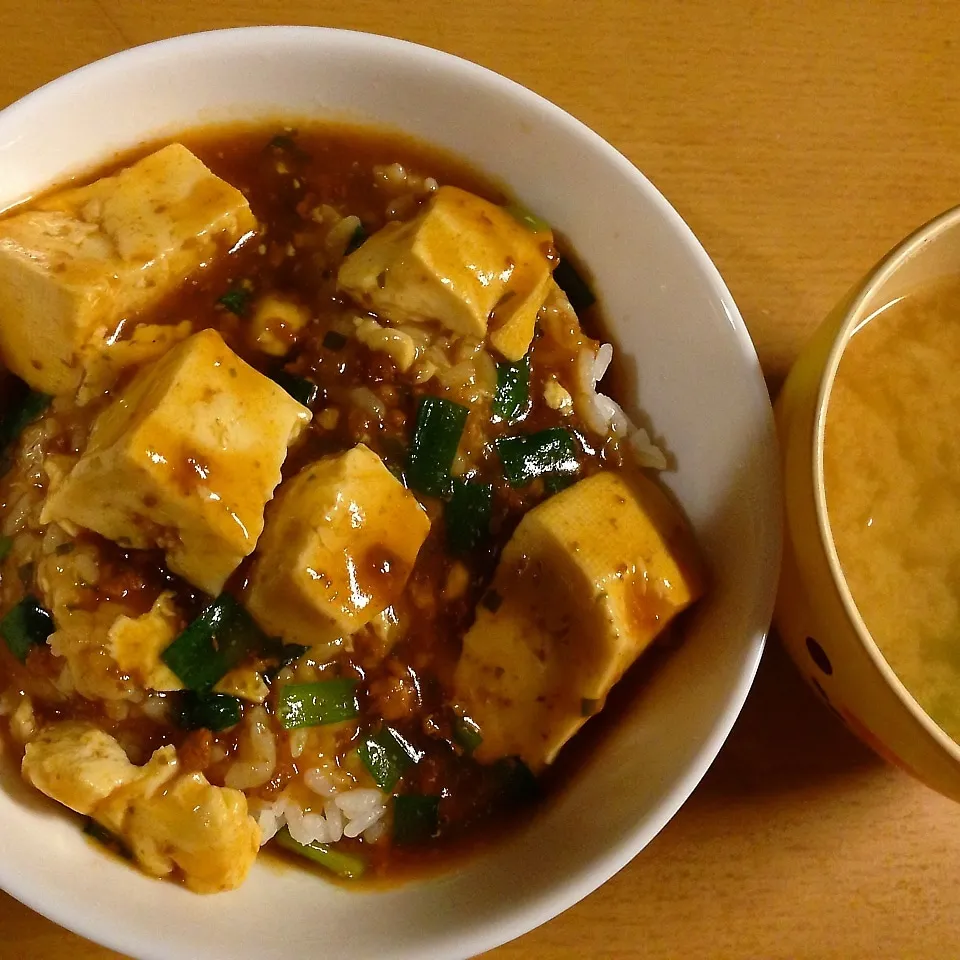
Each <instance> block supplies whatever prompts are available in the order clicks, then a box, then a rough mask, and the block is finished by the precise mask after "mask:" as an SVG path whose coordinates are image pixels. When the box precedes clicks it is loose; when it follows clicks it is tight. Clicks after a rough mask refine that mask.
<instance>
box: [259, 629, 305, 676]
mask: <svg viewBox="0 0 960 960" xmlns="http://www.w3.org/2000/svg"><path fill="white" fill-rule="evenodd" d="M309 649H310V648H309V647H305V646H303V645H302V644H299V643H284V642H283V641H282V640H281V639H280V638H279V637H276V638H274V639H272V640H269V641H267V647H266V649H265V651H264V657H265V658H266V659H268V660H273V661H275V663H274V664H273V665H272V666H271V667H270V668H269V669H268V670H265V671H264V676H266V678H267V681H268V682H270V683H273V681H274V680H276V678H277V674H278V673H280V671H281V670H282V669H283V668H284V667H288V666H290V664H291V663H295V662H296V661H297V660H299V659H300V658H301V657H302V656H303V655H304V654H305V653H306V652H307V651H308V650H309Z"/></svg>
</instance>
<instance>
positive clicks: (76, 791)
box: [21, 721, 260, 893]
mask: <svg viewBox="0 0 960 960" xmlns="http://www.w3.org/2000/svg"><path fill="white" fill-rule="evenodd" d="M21 769H22V772H23V776H24V778H25V779H26V780H28V781H29V782H30V783H32V784H33V785H34V786H35V787H36V788H37V789H38V790H40V791H41V792H42V793H45V794H46V795H47V796H48V797H52V798H53V799H54V800H57V801H58V802H60V803H62V804H64V805H65V806H67V807H69V808H70V809H71V810H76V811H77V813H82V814H84V815H86V816H91V817H93V819H94V820H96V821H97V822H98V823H100V824H101V825H102V826H104V827H106V829H107V830H109V831H110V832H111V833H112V834H114V835H115V836H116V837H119V838H120V839H121V840H123V841H124V843H125V845H126V846H127V847H128V849H129V850H130V853H131V854H132V855H133V858H134V859H135V860H136V862H137V864H138V865H139V866H140V868H141V869H142V870H144V871H145V872H146V873H149V874H152V875H153V876H156V877H166V876H168V875H170V874H171V873H173V872H174V871H175V870H177V871H179V873H180V876H181V877H182V878H183V881H184V883H185V884H186V886H187V887H188V888H189V889H190V890H193V891H195V892H197V893H217V892H219V891H221V890H233V889H235V888H236V887H238V886H240V884H241V883H243V881H244V879H245V878H246V876H247V874H248V873H249V872H250V867H251V866H252V865H253V861H254V860H255V859H256V856H257V853H258V852H259V850H260V828H259V827H258V826H257V823H256V821H255V820H254V819H253V817H251V816H250V815H249V814H248V812H247V801H246V798H245V797H244V795H243V794H242V793H241V792H240V791H239V790H231V789H228V788H226V787H216V786H213V785H212V784H210V783H209V782H208V781H207V779H206V777H204V775H203V774H202V773H188V772H185V771H184V770H183V769H182V766H181V764H180V761H179V758H178V757H177V751H176V750H175V749H174V747H172V746H169V745H168V746H165V747H160V749H158V750H156V751H154V754H153V756H152V757H151V758H150V760H149V761H148V762H147V763H146V764H144V766H142V767H138V766H135V765H134V764H132V763H131V762H130V761H129V759H127V755H126V753H124V750H123V748H122V747H121V746H120V744H119V743H118V742H117V740H115V739H114V738H113V737H111V736H110V735H109V734H108V733H104V732H103V731H102V730H99V729H98V728H97V727H96V726H94V725H93V724H92V723H88V722H86V721H67V722H63V723H55V724H52V725H50V726H49V727H47V728H46V729H44V730H43V731H42V732H41V733H40V735H39V736H38V737H37V738H36V739H35V740H33V741H32V742H31V743H29V744H28V745H27V748H26V753H25V755H24V758H23V764H22V767H21Z"/></svg>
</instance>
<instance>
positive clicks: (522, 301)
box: [338, 186, 552, 361]
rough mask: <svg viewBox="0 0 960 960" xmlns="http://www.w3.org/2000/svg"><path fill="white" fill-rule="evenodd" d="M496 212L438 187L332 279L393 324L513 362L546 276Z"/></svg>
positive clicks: (541, 241)
mask: <svg viewBox="0 0 960 960" xmlns="http://www.w3.org/2000/svg"><path fill="white" fill-rule="evenodd" d="M551 243H552V236H551V235H550V234H533V233H531V232H530V231H529V230H527V229H526V228H525V227H524V226H522V225H521V224H520V223H518V222H517V220H516V219H515V218H514V217H512V216H511V215H510V213H508V212H507V211H506V210H504V209H503V208H502V207H499V206H497V205H496V204H493V203H490V202H489V201H487V200H483V199H481V198H480V197H477V196H474V195H473V194H472V193H468V192H467V191H466V190H460V189H459V188H457V187H449V186H444V187H440V189H439V190H437V191H436V193H435V194H434V195H433V198H432V199H431V200H430V202H429V203H428V204H427V206H426V208H425V209H424V211H423V212H422V213H421V214H419V215H418V216H417V217H415V218H414V219H413V220H410V221H408V222H406V223H388V224H387V225H386V226H385V227H383V228H382V229H381V230H379V231H377V233H375V234H374V235H373V236H372V237H370V239H369V240H367V241H366V243H364V244H363V245H362V246H360V247H359V248H358V249H357V250H355V251H354V252H353V253H351V254H350V256H348V257H347V258H346V260H344V262H343V265H342V266H341V268H340V273H339V276H338V283H339V286H340V288H341V289H342V290H344V291H345V292H346V293H347V294H349V295H350V296H351V297H352V298H353V299H354V300H355V301H356V302H357V303H359V304H361V305H362V306H363V307H364V308H366V309H367V310H370V311H371V312H373V313H375V314H377V315H378V316H380V317H382V318H384V319H386V320H389V321H391V322H393V323H409V322H422V321H424V320H432V321H435V322H437V323H440V324H442V325H443V326H445V327H447V329H449V330H452V331H453V332H454V333H458V334H463V335H464V336H468V337H474V338H475V339H477V340H483V339H485V338H486V339H487V340H488V341H489V343H490V344H491V345H492V346H493V347H494V349H496V350H497V351H498V352H499V353H500V354H501V355H502V356H504V357H506V359H508V360H513V361H516V360H519V359H520V358H521V357H522V356H523V355H524V354H525V353H526V352H527V350H528V348H529V347H530V341H531V340H532V339H533V331H534V326H535V324H536V319H537V312H538V311H539V310H540V308H541V307H542V306H543V302H544V300H545V299H546V296H547V290H548V287H549V283H550V280H551V266H550V263H549V261H548V260H547V258H546V255H545V252H544V250H545V248H546V247H547V246H549V245H550V244H551Z"/></svg>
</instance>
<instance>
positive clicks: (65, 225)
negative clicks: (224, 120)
mask: <svg viewBox="0 0 960 960" xmlns="http://www.w3.org/2000/svg"><path fill="white" fill-rule="evenodd" d="M256 227H257V223H256V220H255V218H254V216H253V214H252V213H251V211H250V206H249V204H248V203H247V201H246V199H245V198H244V196H243V194H242V193H240V191H239V190H237V189H235V188H234V187H232V186H231V185H230V184H229V183H226V182H224V181H223V180H221V179H220V178H219V177H216V176H214V174H213V173H211V172H210V170H208V169H207V167H206V166H204V164H203V163H202V162H201V161H200V160H198V159H197V158H196V157H195V156H194V155H193V154H192V153H190V151H189V150H187V148H186V147H184V146H182V145H180V144H176V143H175V144H171V145H170V146H167V147H164V148H163V149H162V150H158V151H157V152H156V153H153V154H151V155H150V156H148V157H145V158H144V159H143V160H140V161H139V162H137V163H135V164H133V165H132V166H130V167H127V168H126V169H124V170H121V171H120V172H119V173H117V174H115V175H113V176H109V177H103V178H102V179H100V180H97V181H95V182H94V183H91V184H89V185H88V186H85V187H79V188H77V189H73V190H65V191H61V192H59V193H55V194H53V195H52V196H50V197H47V198H46V199H43V200H41V201H39V202H38V203H36V204H33V205H32V206H31V207H30V209H29V210H26V211H25V212H23V213H19V214H15V215H14V216H11V217H8V218H7V219H5V220H0V359H2V360H3V362H4V364H5V365H6V366H7V367H8V368H9V369H10V370H12V371H13V372H14V373H16V374H17V375H18V376H19V377H21V378H22V379H24V380H26V381H27V383H29V384H30V386H31V387H33V388H34V389H36V390H41V391H43V392H44V393H50V394H61V393H72V392H73V391H74V390H75V389H76V388H77V385H78V383H79V381H80V376H81V373H82V370H83V362H84V353H85V352H86V351H87V350H88V349H89V350H95V349H96V345H95V341H96V340H98V339H99V340H101V341H102V338H103V334H104V333H110V332H112V331H113V330H114V329H115V328H116V327H117V325H118V323H119V322H120V320H122V319H124V318H131V317H134V316H135V315H136V314H138V313H140V312H141V311H143V310H146V309H148V308H150V307H152V306H154V305H156V304H157V303H159V302H160V301H161V300H162V299H163V298H164V297H166V296H167V295H168V294H170V293H171V292H173V291H175V290H176V289H177V288H179V287H180V286H181V285H182V283H183V282H184V280H186V279H187V278H188V277H190V276H191V275H192V274H194V273H196V272H197V271H198V270H200V269H201V268H202V267H203V266H204V265H205V264H206V263H208V262H209V261H211V260H212V259H214V258H215V257H216V256H217V255H218V254H221V253H223V252H225V251H227V250H229V249H230V248H232V247H233V246H235V245H236V244H237V243H238V242H240V241H241V240H242V239H243V238H244V237H245V236H247V235H248V234H251V233H252V232H253V231H254V230H256Z"/></svg>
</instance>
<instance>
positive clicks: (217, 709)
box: [177, 690, 241, 731]
mask: <svg viewBox="0 0 960 960" xmlns="http://www.w3.org/2000/svg"><path fill="white" fill-rule="evenodd" d="M240 716H241V706H240V701H239V700H238V699H237V698H236V697H231V696H229V695H228V694H226V693H194V692H193V691H192V690H188V691H187V692H186V693H185V694H184V695H183V703H182V704H181V706H180V716H179V717H178V718H177V719H178V722H179V724H180V726H181V727H183V729H184V730H204V729H205V730H215V731H220V730H228V729H229V728H230V727H233V726H236V724H238V723H239V722H240Z"/></svg>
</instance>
